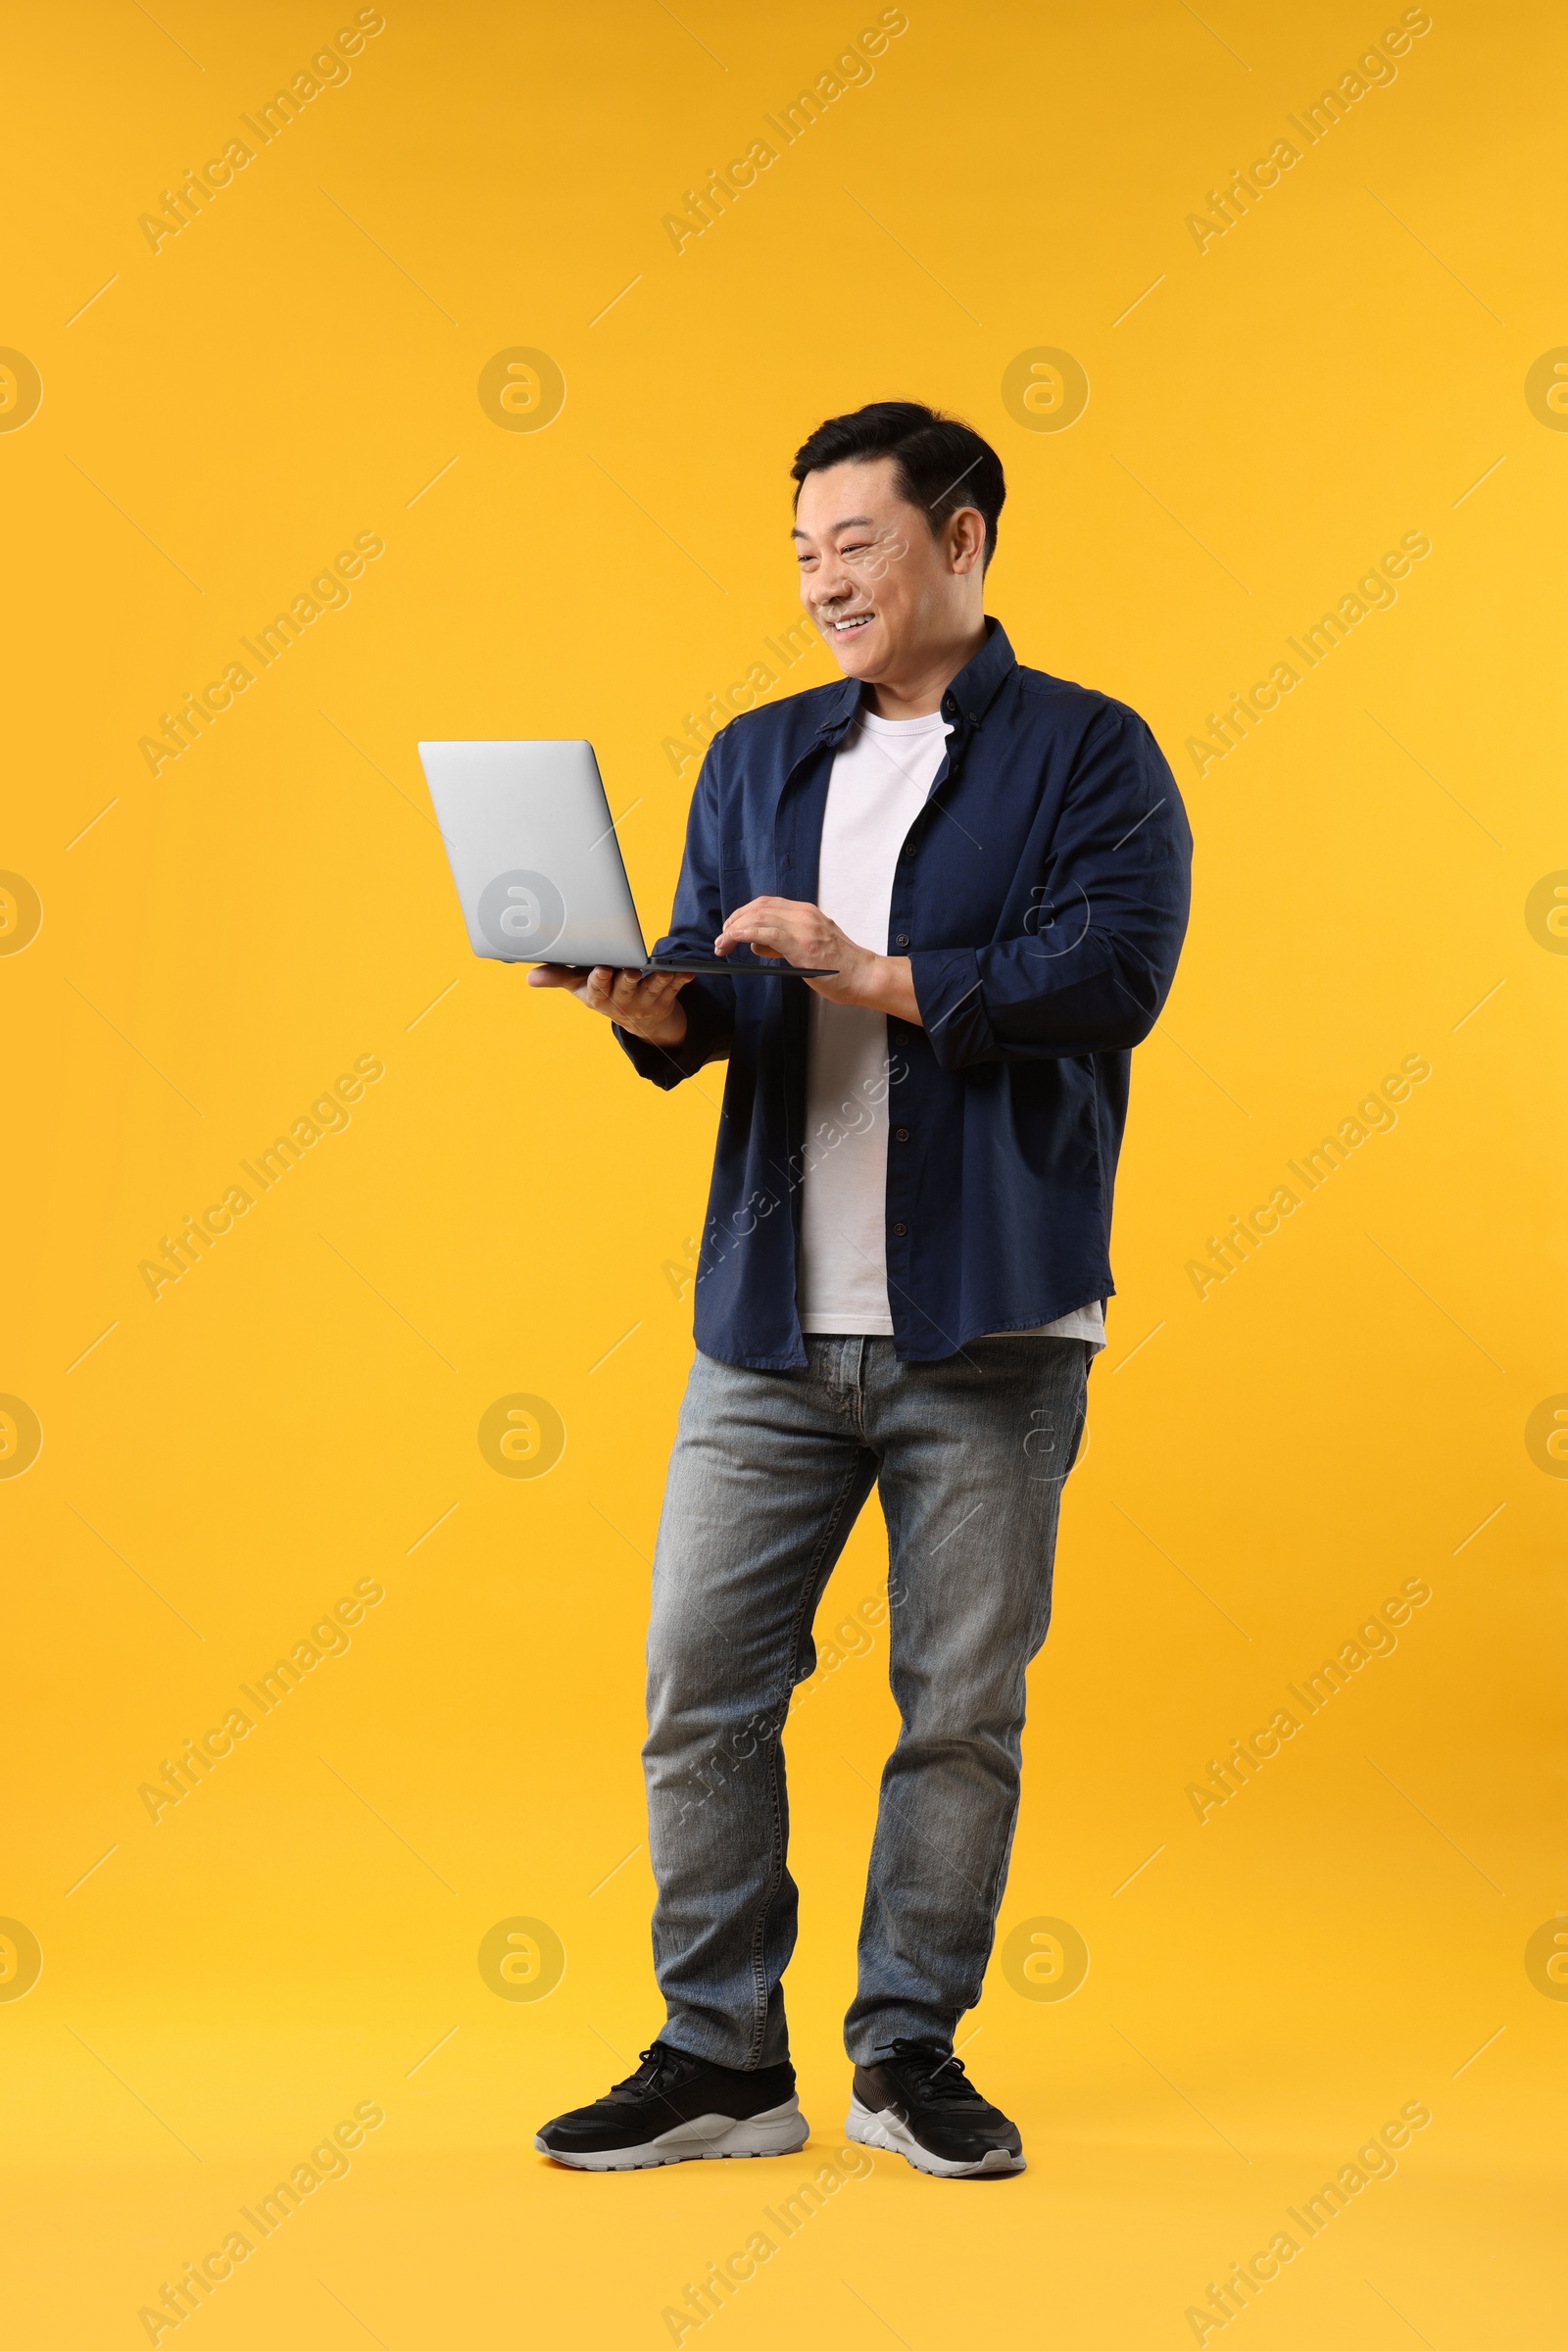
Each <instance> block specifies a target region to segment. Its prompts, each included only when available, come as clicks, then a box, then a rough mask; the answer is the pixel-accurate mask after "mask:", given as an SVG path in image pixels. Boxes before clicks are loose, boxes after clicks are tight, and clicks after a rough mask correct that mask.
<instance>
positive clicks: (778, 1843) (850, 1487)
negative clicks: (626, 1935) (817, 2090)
mask: <svg viewBox="0 0 1568 2351" xmlns="http://www.w3.org/2000/svg"><path fill="white" fill-rule="evenodd" d="M857 1475H858V1464H854V1463H852V1464H851V1466H850V1468H848V1469H847V1470H846V1471H845V1473H844V1481H843V1484H842V1485H841V1486H840V1488H839V1491H838V1494H837V1495H836V1496H835V1498H834V1501H833V1506H832V1508H831V1510H830V1511H829V1513H828V1516H827V1519H826V1521H825V1523H824V1525H823V1528H822V1532H821V1535H820V1536H819V1537H818V1539H817V1543H816V1548H815V1549H814V1550H813V1551H812V1553H811V1557H810V1561H809V1566H808V1569H807V1573H806V1575H805V1577H804V1579H803V1580H802V1584H801V1596H800V1599H799V1601H798V1602H797V1603H796V1609H795V1619H794V1622H793V1624H792V1625H791V1627H790V1640H789V1648H788V1651H787V1653H786V1660H785V1675H784V1689H785V1693H786V1694H785V1698H784V1702H783V1707H784V1710H783V1713H782V1715H781V1716H780V1719H779V1726H778V1735H777V1737H776V1738H775V1739H774V1740H773V1742H772V1751H771V1753H770V1754H769V1756H768V1762H767V1796H768V1804H769V1808H770V1810H771V1814H772V1831H773V1833H772V1866H771V1867H770V1869H769V1871H768V1874H767V1883H766V1885H765V1886H764V1887H763V1891H762V1899H761V1901H760V1904H759V1905H758V1912H757V1925H756V1927H755V1929H754V1930H753V1935H752V1989H753V2000H754V2006H755V2022H754V2024H753V2028H752V2059H753V2063H754V2064H755V2063H756V2062H757V2060H758V2059H760V2056H761V2053H762V2042H763V2040H764V2038H765V2037H766V2033H767V1968H766V1965H765V1958H764V1952H763V1938H764V1936H765V1935H766V1932H767V1919H768V1913H769V1912H770V1911H771V1909H772V1907H773V1903H774V1901H775V1899H776V1897H777V1894H778V1889H779V1887H780V1886H782V1884H783V1883H784V1868H785V1853H784V1825H783V1820H782V1816H781V1807H780V1803H779V1759H780V1757H781V1755H782V1753H783V1747H784V1725H785V1723H786V1722H787V1721H788V1720H789V1694H788V1693H789V1692H790V1691H792V1690H794V1688H795V1668H796V1666H797V1664H798V1663H799V1662H800V1654H801V1626H802V1623H803V1622H804V1620H805V1617H806V1614H807V1611H808V1609H809V1605H810V1601H811V1595H812V1594H813V1593H814V1592H816V1591H817V1588H818V1586H819V1584H820V1581H821V1568H822V1559H823V1555H824V1553H825V1552H826V1550H827V1548H828V1545H829V1544H830V1543H831V1542H832V1540H833V1534H834V1530H835V1529H836V1528H837V1526H838V1523H839V1520H840V1519H841V1518H842V1517H843V1515H844V1506H845V1503H846V1502H847V1501H848V1500H849V1498H850V1495H851V1494H852V1493H853V1492H854V1490H855V1480H856V1477H857Z"/></svg>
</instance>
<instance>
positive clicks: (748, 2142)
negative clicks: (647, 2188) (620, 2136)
mask: <svg viewBox="0 0 1568 2351" xmlns="http://www.w3.org/2000/svg"><path fill="white" fill-rule="evenodd" d="M809 2136H810V2125H809V2123H808V2122H807V2119H806V2117H805V2115H804V2114H802V2112H801V2102H800V2100H799V2098H795V2097H791V2098H787V2099H786V2100H785V2102H784V2104H783V2105H782V2106H770V2107H769V2108H768V2109H767V2112H766V2113H765V2114H754V2115H749V2116H747V2118H746V2120H745V2121H744V2122H737V2121H736V2120H735V2118H734V2116H733V2115H727V2114H700V2115H698V2116H696V2117H695V2118H694V2119H693V2120H692V2121H691V2122H689V2123H677V2124H676V2125H675V2127H674V2129H673V2130H672V2131H661V2132H660V2135H659V2136H658V2138H651V2139H647V2140H645V2141H644V2143H643V2144H642V2145H641V2146H640V2147H601V2148H598V2149H596V2150H595V2151H594V2152H592V2153H587V2154H579V2153H576V2152H575V2151H573V2152H572V2153H569V2154H566V2153H563V2151H562V2149H561V2148H560V2147H551V2146H547V2145H546V2144H545V2141H544V2138H543V2136H540V2137H537V2138H535V2140H534V2142H533V2143H534V2145H535V2147H536V2148H537V2149H538V2151H539V2153H540V2154H541V2155H548V2156H549V2157H550V2159H551V2161H552V2162H553V2163H564V2164H567V2165H569V2166H570V2168H571V2170H572V2171H574V2172H647V2171H652V2170H653V2169H654V2168H655V2166H656V2165H659V2164H664V2163H717V2162H721V2161H723V2160H724V2159H725V2158H727V2157H730V2156H746V2155H793V2154H794V2153H795V2151H796V2149H797V2148H799V2147H804V2146H805V2144H806V2142H807V2140H808V2138H809Z"/></svg>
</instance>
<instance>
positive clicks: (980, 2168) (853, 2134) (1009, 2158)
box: [844, 2098, 1029, 2180]
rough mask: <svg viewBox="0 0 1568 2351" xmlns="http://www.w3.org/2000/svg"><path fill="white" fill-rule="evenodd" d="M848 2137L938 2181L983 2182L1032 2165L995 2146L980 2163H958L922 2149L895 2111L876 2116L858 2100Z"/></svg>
mask: <svg viewBox="0 0 1568 2351" xmlns="http://www.w3.org/2000/svg"><path fill="white" fill-rule="evenodd" d="M844 2129H845V2132H846V2134H847V2135H848V2136H849V2137H850V2138H853V2139H856V2140H858V2142H859V2144H860V2145H861V2146H862V2147H880V2148H882V2150H883V2152H884V2153H885V2154H888V2155H902V2156H903V2158H904V2160H905V2162H906V2163H911V2164H913V2166H914V2168H915V2170H916V2171H917V2172H929V2173H930V2174H931V2176H932V2178H933V2179H934V2180H981V2179H984V2178H985V2177H986V2176H987V2174H989V2173H995V2172H1023V2171H1027V2170H1028V2168H1029V2167H1028V2165H1027V2164H1026V2163H1025V2162H1024V2159H1023V2157H1022V2156H1021V2155H1009V2154H1007V2153H1006V2151H1005V2149H1004V2148H1002V2147H993V2148H991V2149H990V2151H989V2152H988V2153H987V2154H985V2155H983V2156H982V2157H981V2158H980V2161H979V2162H978V2163H954V2162H952V2161H950V2159H949V2158H948V2157H947V2156H945V2155H933V2154H932V2152H931V2150H930V2148H929V2147H922V2146H921V2144H920V2142H919V2140H918V2139H917V2138H916V2137H915V2135H914V2132H913V2131H911V2130H910V2129H909V2127H908V2125H907V2123H901V2122H900V2120H899V2118H898V2116H897V2115H896V2114H894V2113H893V2111H892V2109H891V2108H888V2109H885V2110H884V2111H883V2112H882V2113H881V2114H873V2113H872V2112H871V2109H870V2108H869V2107H868V2106H862V2105H861V2104H860V2101H859V2099H858V2098H852V2099H851V2100H850V2112H849V2118H848V2120H847V2121H846V2123H845V2125H844Z"/></svg>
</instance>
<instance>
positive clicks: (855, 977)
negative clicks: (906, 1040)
mask: <svg viewBox="0 0 1568 2351" xmlns="http://www.w3.org/2000/svg"><path fill="white" fill-rule="evenodd" d="M742 946H745V947H750V948H752V949H754V950H755V952H756V953H757V954H758V955H779V956H782V957H783V958H784V960H785V961H786V962H789V963H818V964H822V965H824V966H825V967H826V968H827V969H828V970H829V971H831V972H832V973H833V974H834V976H833V978H832V979H829V980H808V981H807V983H806V985H807V986H808V987H809V988H814V989H815V990H816V993H817V995H818V996H825V997H826V998H827V1000H828V1003H829V1004H861V1005H863V1006H864V1007H865V1008H866V1009H867V1010H868V1011H872V1012H890V1013H892V1014H893V1016H894V1017H895V1018H896V1019H898V1020H908V1021H912V1022H913V1023H914V1024H915V1025H916V1027H918V1026H919V1025H920V1007H919V1004H917V1003H916V1001H915V994H914V981H913V979H912V978H911V976H910V971H909V958H908V956H907V955H877V954H875V953H874V952H873V951H872V949H870V948H869V947H858V946H857V945H856V943H855V941H854V940H853V939H850V938H847V937H846V936H845V934H844V932H843V931H841V930H840V928H839V926H838V924H837V923H836V922H835V921H833V919H832V917H831V916H830V915H827V914H824V913H823V911H822V909H821V907H820V906H807V905H806V904H805V902H804V901H803V900H801V899H797V898H754V899H753V900H751V902H750V904H749V905H747V906H737V907H736V909H735V911H734V913H733V914H731V915H730V916H729V917H728V919H727V920H726V922H725V924H724V927H723V929H722V930H721V931H720V932H719V934H718V937H717V938H716V939H715V940H714V941H713V953H714V954H715V955H728V954H729V952H730V950H731V948H735V947H742Z"/></svg>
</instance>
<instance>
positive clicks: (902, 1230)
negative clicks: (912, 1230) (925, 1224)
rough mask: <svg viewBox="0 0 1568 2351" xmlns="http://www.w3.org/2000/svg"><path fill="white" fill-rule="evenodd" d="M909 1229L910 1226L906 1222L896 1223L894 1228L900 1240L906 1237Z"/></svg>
mask: <svg viewBox="0 0 1568 2351" xmlns="http://www.w3.org/2000/svg"><path fill="white" fill-rule="evenodd" d="M908 1229H909V1228H908V1226H907V1224H896V1225H895V1226H894V1228H893V1230H894V1232H895V1234H896V1235H897V1236H898V1238H899V1240H901V1241H902V1240H903V1239H904V1236H905V1234H906V1233H907V1231H908Z"/></svg>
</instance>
